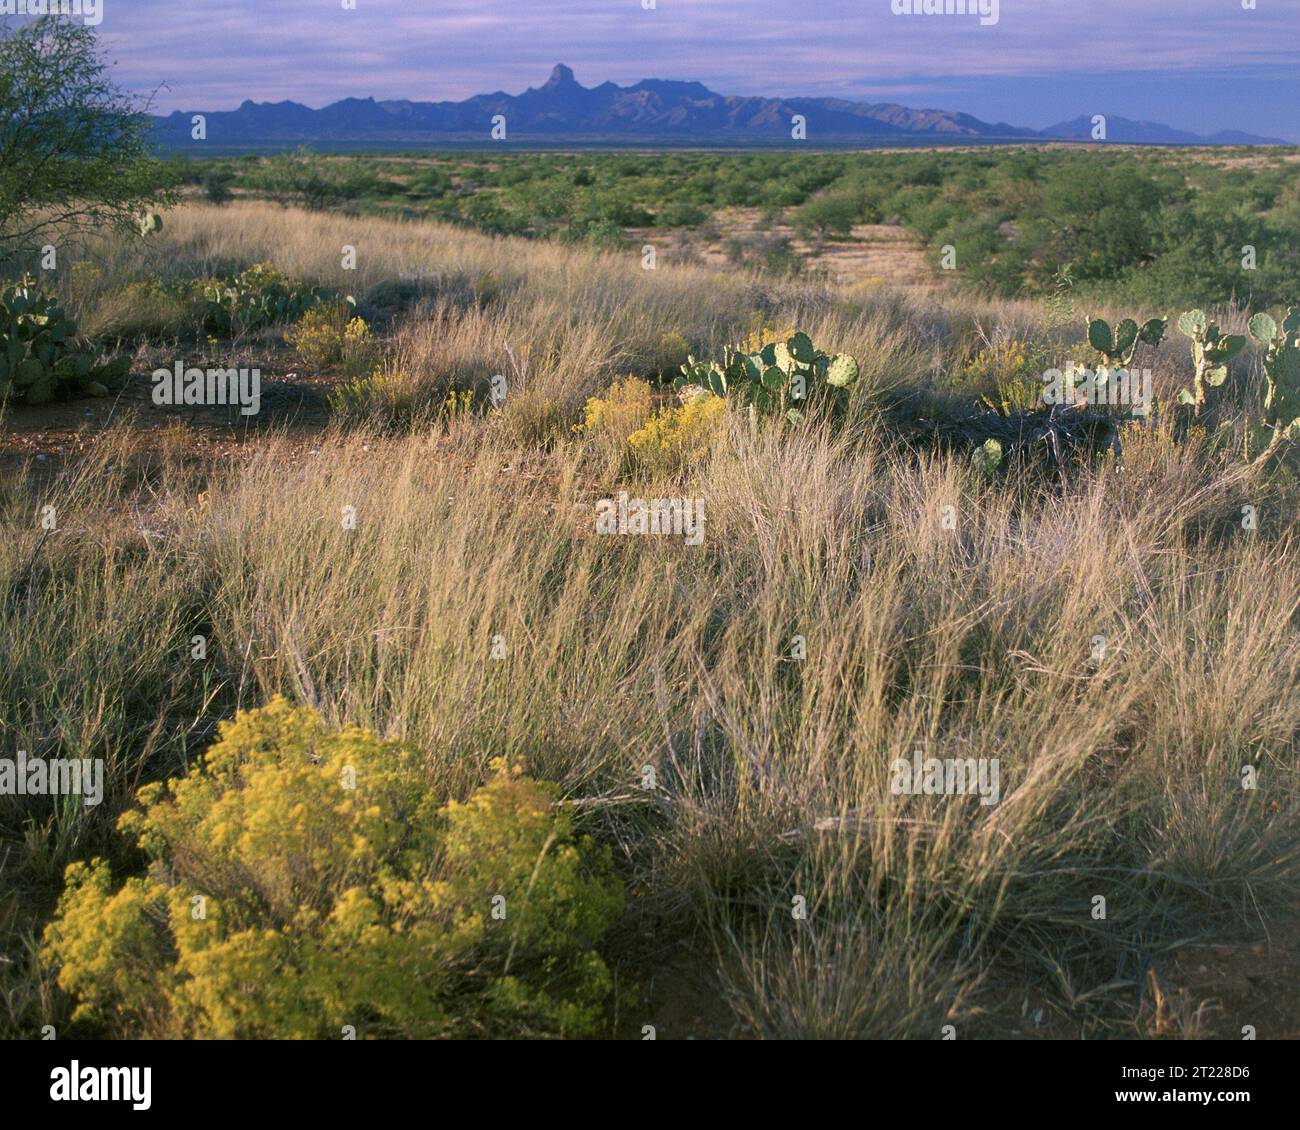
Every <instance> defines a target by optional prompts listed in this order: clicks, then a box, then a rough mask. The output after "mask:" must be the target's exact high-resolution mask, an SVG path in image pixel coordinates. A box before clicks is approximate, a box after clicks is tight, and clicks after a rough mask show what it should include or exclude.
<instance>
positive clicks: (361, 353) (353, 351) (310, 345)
mask: <svg viewBox="0 0 1300 1130" xmlns="http://www.w3.org/2000/svg"><path fill="white" fill-rule="evenodd" d="M351 313H352V307H351V306H350V305H349V304H348V303H346V302H322V303H320V304H319V305H317V306H313V307H312V308H311V309H310V310H308V311H307V312H306V313H305V314H304V315H303V316H302V318H301V319H299V321H298V323H297V325H295V326H294V327H293V329H291V330H290V331H289V333H288V334H287V335H286V336H287V338H288V340H289V344H290V345H292V346H293V347H294V349H295V350H296V351H297V354H298V356H299V358H300V359H301V360H302V362H303V364H304V365H307V366H308V367H309V368H312V369H324V368H327V367H329V366H331V365H336V364H338V363H340V362H342V363H343V364H344V366H345V368H346V369H347V370H348V372H349V373H350V374H351V375H353V376H360V375H361V374H362V373H365V372H369V371H370V370H371V369H372V368H373V365H374V343H373V341H372V339H371V335H370V327H369V326H367V325H366V323H365V320H364V319H362V318H358V317H349V315H350V314H351Z"/></svg>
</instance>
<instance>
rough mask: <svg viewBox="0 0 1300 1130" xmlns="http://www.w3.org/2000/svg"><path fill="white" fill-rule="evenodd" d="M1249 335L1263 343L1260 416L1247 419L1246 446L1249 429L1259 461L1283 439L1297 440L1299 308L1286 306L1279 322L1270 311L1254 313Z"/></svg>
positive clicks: (1299, 423)
mask: <svg viewBox="0 0 1300 1130" xmlns="http://www.w3.org/2000/svg"><path fill="white" fill-rule="evenodd" d="M1250 336H1251V337H1253V338H1254V339H1255V340H1256V341H1258V342H1259V343H1260V344H1261V345H1262V346H1264V377H1265V379H1266V381H1267V387H1266V389H1265V392H1264V419H1263V420H1262V421H1248V423H1247V441H1248V447H1249V441H1250V437H1251V434H1252V432H1253V433H1254V436H1255V440H1256V443H1258V444H1261V445H1262V450H1261V451H1260V452H1259V454H1258V455H1257V456H1255V460H1254V461H1256V462H1262V461H1264V460H1265V459H1269V458H1271V457H1272V456H1273V455H1274V454H1276V453H1277V451H1278V450H1279V449H1280V448H1281V446H1282V444H1283V443H1284V442H1287V441H1296V440H1300V309H1294V308H1293V309H1291V310H1288V311H1287V314H1286V317H1285V318H1283V319H1282V324H1281V325H1280V326H1279V325H1278V323H1277V321H1276V319H1274V318H1273V317H1272V316H1271V315H1269V314H1256V315H1255V316H1254V317H1253V318H1251V320H1250ZM1265 435H1268V439H1267V443H1262V441H1263V437H1264V436H1265Z"/></svg>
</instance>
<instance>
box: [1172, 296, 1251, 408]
mask: <svg viewBox="0 0 1300 1130" xmlns="http://www.w3.org/2000/svg"><path fill="white" fill-rule="evenodd" d="M1178 328H1179V329H1180V330H1181V331H1182V332H1183V334H1184V335H1185V336H1187V337H1190V338H1191V339H1192V366H1193V370H1194V374H1193V383H1192V388H1191V389H1190V390H1188V389H1182V390H1181V391H1180V392H1179V394H1178V403H1179V404H1183V405H1187V406H1190V407H1191V409H1192V417H1193V419H1194V420H1196V421H1197V422H1199V421H1200V420H1201V418H1202V417H1203V416H1204V414H1205V410H1206V408H1207V406H1208V404H1209V390H1210V389H1212V388H1218V387H1219V386H1220V385H1222V384H1223V383H1224V382H1225V381H1226V380H1227V379H1228V362H1229V361H1230V360H1231V359H1232V358H1233V357H1235V356H1236V355H1237V354H1238V353H1240V352H1241V351H1242V350H1243V349H1244V348H1245V347H1246V337H1245V335H1244V334H1225V333H1223V332H1222V331H1221V330H1220V329H1219V325H1218V323H1217V322H1212V321H1210V320H1209V319H1208V318H1207V317H1206V316H1205V311H1204V310H1188V311H1186V312H1185V313H1183V314H1181V315H1180V316H1179V318H1178Z"/></svg>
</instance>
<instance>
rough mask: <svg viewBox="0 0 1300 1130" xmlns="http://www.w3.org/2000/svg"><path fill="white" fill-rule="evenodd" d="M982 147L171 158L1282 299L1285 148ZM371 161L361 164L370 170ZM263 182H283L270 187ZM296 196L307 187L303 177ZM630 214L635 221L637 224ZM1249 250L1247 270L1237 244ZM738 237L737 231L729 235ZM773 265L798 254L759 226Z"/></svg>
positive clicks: (587, 219)
mask: <svg viewBox="0 0 1300 1130" xmlns="http://www.w3.org/2000/svg"><path fill="white" fill-rule="evenodd" d="M1240 152H1241V151H1233V150H1228V149H1220V150H1218V151H1217V152H1216V151H1209V152H1207V151H1206V150H1195V149H1189V150H1170V149H1157V148H1151V149H1146V150H1143V149H1128V150H1125V151H1122V152H1119V153H1096V152H1093V153H1080V152H1078V151H1073V150H1070V149H1067V148H1062V149H1026V148H1023V147H1019V146H1017V147H1008V148H1000V147H996V148H995V147H989V148H984V149H982V150H978V151H974V152H959V151H948V152H943V151H940V152H928V153H910V152H879V151H877V152H871V153H845V152H836V151H822V152H818V153H817V154H816V155H815V158H812V159H809V160H806V161H799V162H787V163H786V166H785V167H784V168H783V172H782V175H781V176H779V177H774V176H772V175H771V163H772V160H773V157H772V155H770V154H743V153H689V152H686V153H656V154H653V155H645V154H632V153H578V154H554V153H543V154H539V153H528V154H506V153H492V154H475V153H443V154H435V155H429V154H421V155H420V156H419V158H418V159H415V158H413V157H411V156H400V155H384V156H380V155H374V156H370V157H366V158H360V159H358V158H351V157H333V158H324V157H315V158H307V157H303V158H301V159H298V160H296V161H295V159H293V158H291V157H288V156H282V157H279V158H256V157H254V158H249V159H246V160H243V161H231V160H230V159H228V158H220V159H210V160H190V159H179V160H177V161H176V162H175V166H176V169H175V175H176V177H177V178H178V179H185V180H188V181H190V182H191V183H193V184H195V185H196V187H197V186H198V185H200V184H201V183H202V180H203V178H204V177H205V176H206V175H209V174H212V173H217V174H226V175H230V176H231V177H233V178H234V179H233V183H234V184H235V185H236V187H237V188H238V189H239V190H240V191H241V192H242V193H245V194H250V195H254V196H256V195H264V196H268V197H269V196H271V193H270V190H268V188H267V187H266V184H265V178H266V175H267V173H268V172H271V171H272V169H271V166H272V165H274V164H277V163H278V164H282V165H286V166H290V165H293V166H296V167H299V168H306V167H309V166H310V167H311V168H312V169H313V172H314V175H313V177H312V178H311V179H312V180H314V181H320V182H323V183H326V184H328V183H330V182H331V181H333V182H337V183H342V182H343V181H344V180H346V178H347V177H349V176H356V175H358V174H359V173H362V172H364V171H368V172H369V175H370V179H369V182H368V183H358V184H356V185H355V186H353V187H352V188H351V189H350V193H351V195H349V196H348V197H346V198H343V197H341V196H340V197H337V198H335V199H329V198H328V197H324V196H323V197H320V198H319V201H318V204H319V206H323V207H344V208H348V209H353V210H356V209H360V210H362V211H363V212H365V213H366V214H374V215H387V216H405V217H410V218H416V217H419V218H424V219H432V220H439V221H443V222H449V223H453V224H457V225H464V226H465V227H467V228H471V229H477V230H479V231H482V232H485V233H489V234H496V235H507V234H508V235H521V234H523V235H528V236H531V237H536V238H539V239H550V240H555V241H558V242H564V243H566V244H569V245H574V244H579V245H581V244H588V245H598V246H606V247H609V246H617V245H619V244H620V243H627V244H630V245H632V246H638V245H639V243H640V242H641V239H642V237H643V236H644V235H645V234H647V231H648V234H649V238H650V239H651V240H652V241H658V240H660V239H661V238H662V237H663V236H664V235H666V234H667V231H666V229H670V228H698V227H700V225H702V224H705V223H706V222H707V221H709V220H710V218H711V217H713V216H715V215H717V213H719V212H720V211H721V210H723V209H736V208H750V209H754V210H756V211H758V210H762V213H763V214H765V215H766V216H767V217H769V221H762V222H770V218H771V217H773V216H777V217H779V216H782V215H786V214H788V217H789V219H790V220H791V221H792V222H793V223H795V224H796V225H798V226H800V227H802V228H807V229H810V230H812V231H814V232H817V233H820V235H821V236H826V235H834V236H835V237H836V238H846V237H848V234H849V233H850V232H851V231H852V229H853V227H854V225H859V224H885V223H888V224H897V225H900V226H902V227H904V228H905V229H906V230H907V231H908V232H909V233H910V234H911V235H913V236H914V237H915V238H917V239H919V240H921V241H922V242H923V243H924V244H925V246H926V247H927V248H928V250H929V254H930V257H931V258H932V261H933V262H934V263H935V264H937V263H938V262H939V260H940V259H941V257H942V255H943V248H945V247H953V248H955V249H957V252H958V257H957V263H956V268H955V272H954V273H955V275H956V276H957V277H958V278H959V279H960V280H961V281H962V283H963V284H964V285H965V287H966V288H967V290H968V291H969V292H971V293H979V294H982V295H985V296H999V297H1004V298H1009V297H1015V296H1022V295H1031V296H1045V295H1047V294H1049V293H1050V292H1051V291H1052V288H1053V285H1054V281H1055V277H1056V273H1057V271H1058V270H1059V268H1060V267H1061V266H1062V265H1064V264H1071V265H1072V269H1073V271H1074V275H1075V277H1076V279H1077V282H1078V286H1079V289H1080V292H1081V293H1083V294H1085V295H1086V297H1087V298H1088V300H1089V302H1091V303H1093V304H1096V303H1098V302H1102V301H1116V302H1118V301H1121V300H1122V301H1126V302H1130V303H1135V304H1141V305H1160V306H1170V307H1172V306H1175V305H1177V306H1179V307H1183V308H1185V307H1187V306H1189V305H1192V304H1194V303H1196V302H1203V301H1206V296H1207V295H1210V294H1213V295H1219V296H1222V297H1223V298H1225V299H1226V298H1228V297H1229V296H1231V295H1233V294H1234V293H1235V294H1237V296H1238V297H1239V298H1240V299H1241V300H1242V301H1244V302H1249V303H1251V304H1258V305H1261V306H1263V305H1279V304H1285V303H1294V302H1296V301H1297V300H1300V294H1298V293H1297V291H1296V280H1297V258H1296V252H1295V251H1294V248H1295V246H1296V242H1297V239H1296V237H1297V234H1300V206H1298V201H1300V191H1298V189H1297V180H1296V176H1295V171H1294V165H1293V163H1292V158H1293V150H1290V149H1288V148H1286V147H1279V148H1277V149H1275V150H1262V149H1255V150H1253V151H1251V160H1250V162H1249V163H1244V162H1240V161H1238V160H1234V158H1235V157H1239V156H1240ZM367 166H368V170H367ZM273 198H276V199H286V196H285V195H284V194H282V193H276V194H274V197H273ZM298 199H301V200H306V199H307V196H306V194H305V193H302V194H299V196H298ZM629 229H638V230H637V231H636V232H635V233H633V232H632V231H630V230H629ZM1244 245H1249V246H1251V247H1252V248H1254V249H1255V250H1256V251H1257V253H1258V263H1257V264H1256V267H1255V269H1254V270H1252V271H1251V272H1250V277H1249V280H1248V282H1247V283H1246V284H1245V285H1244V286H1243V276H1242V272H1241V269H1240V268H1241V258H1242V254H1243V252H1242V247H1243V246H1244ZM734 253H735V256H736V257H737V258H740V257H743V256H744V254H745V248H744V247H743V245H742V244H741V242H740V241H739V240H737V241H735V247H734ZM758 257H759V258H760V259H766V266H767V270H768V272H769V273H771V274H773V275H777V274H782V273H789V271H790V269H791V267H792V266H795V265H796V264H797V262H798V257H797V256H795V255H794V254H793V253H792V252H791V250H790V249H789V247H788V246H785V247H782V246H781V242H780V241H777V242H775V243H771V244H770V245H769V246H768V247H767V249H766V252H765V254H764V253H763V251H762V250H761V249H760V250H759V256H758Z"/></svg>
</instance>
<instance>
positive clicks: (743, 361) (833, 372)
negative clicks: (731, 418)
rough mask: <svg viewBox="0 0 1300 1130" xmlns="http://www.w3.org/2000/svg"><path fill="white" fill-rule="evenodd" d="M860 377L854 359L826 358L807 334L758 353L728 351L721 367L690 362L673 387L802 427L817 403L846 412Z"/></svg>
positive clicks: (709, 363)
mask: <svg viewBox="0 0 1300 1130" xmlns="http://www.w3.org/2000/svg"><path fill="white" fill-rule="evenodd" d="M858 373H859V370H858V363H857V360H856V359H855V358H853V357H851V356H849V355H848V354H847V353H841V354H837V355H835V356H831V355H830V354H827V353H823V352H822V351H821V350H820V349H818V348H816V346H814V345H813V343H812V339H811V338H810V337H809V336H808V335H807V334H805V333H795V334H793V335H791V336H790V337H789V338H788V339H787V340H785V341H777V342H769V343H768V344H767V345H764V346H763V347H762V348H761V349H759V351H758V352H757V353H747V352H745V351H744V350H743V349H735V348H732V347H730V346H729V347H728V348H727V349H726V350H725V351H724V354H723V359H722V363H721V364H718V363H716V362H711V361H697V360H696V359H695V358H694V357H688V358H687V360H686V364H685V365H683V366H682V369H681V376H679V377H678V378H677V380H676V381H675V382H674V387H675V388H677V389H678V390H681V389H683V388H690V387H699V388H706V389H708V390H709V391H711V392H712V393H713V394H714V395H715V396H721V397H726V398H728V399H730V400H732V401H733V402H735V403H737V404H740V405H742V406H744V407H747V408H749V409H751V410H753V411H755V412H768V413H781V414H783V415H784V417H785V418H786V419H787V420H789V421H790V422H791V423H799V422H801V421H802V420H803V419H804V417H805V412H804V409H805V408H806V407H807V405H808V404H809V403H811V402H813V401H821V402H824V403H827V404H829V406H830V407H831V409H832V410H838V409H841V408H842V407H843V405H844V401H845V398H846V396H847V389H848V388H849V386H851V385H853V384H854V383H855V382H856V381H857V379H858Z"/></svg>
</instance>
